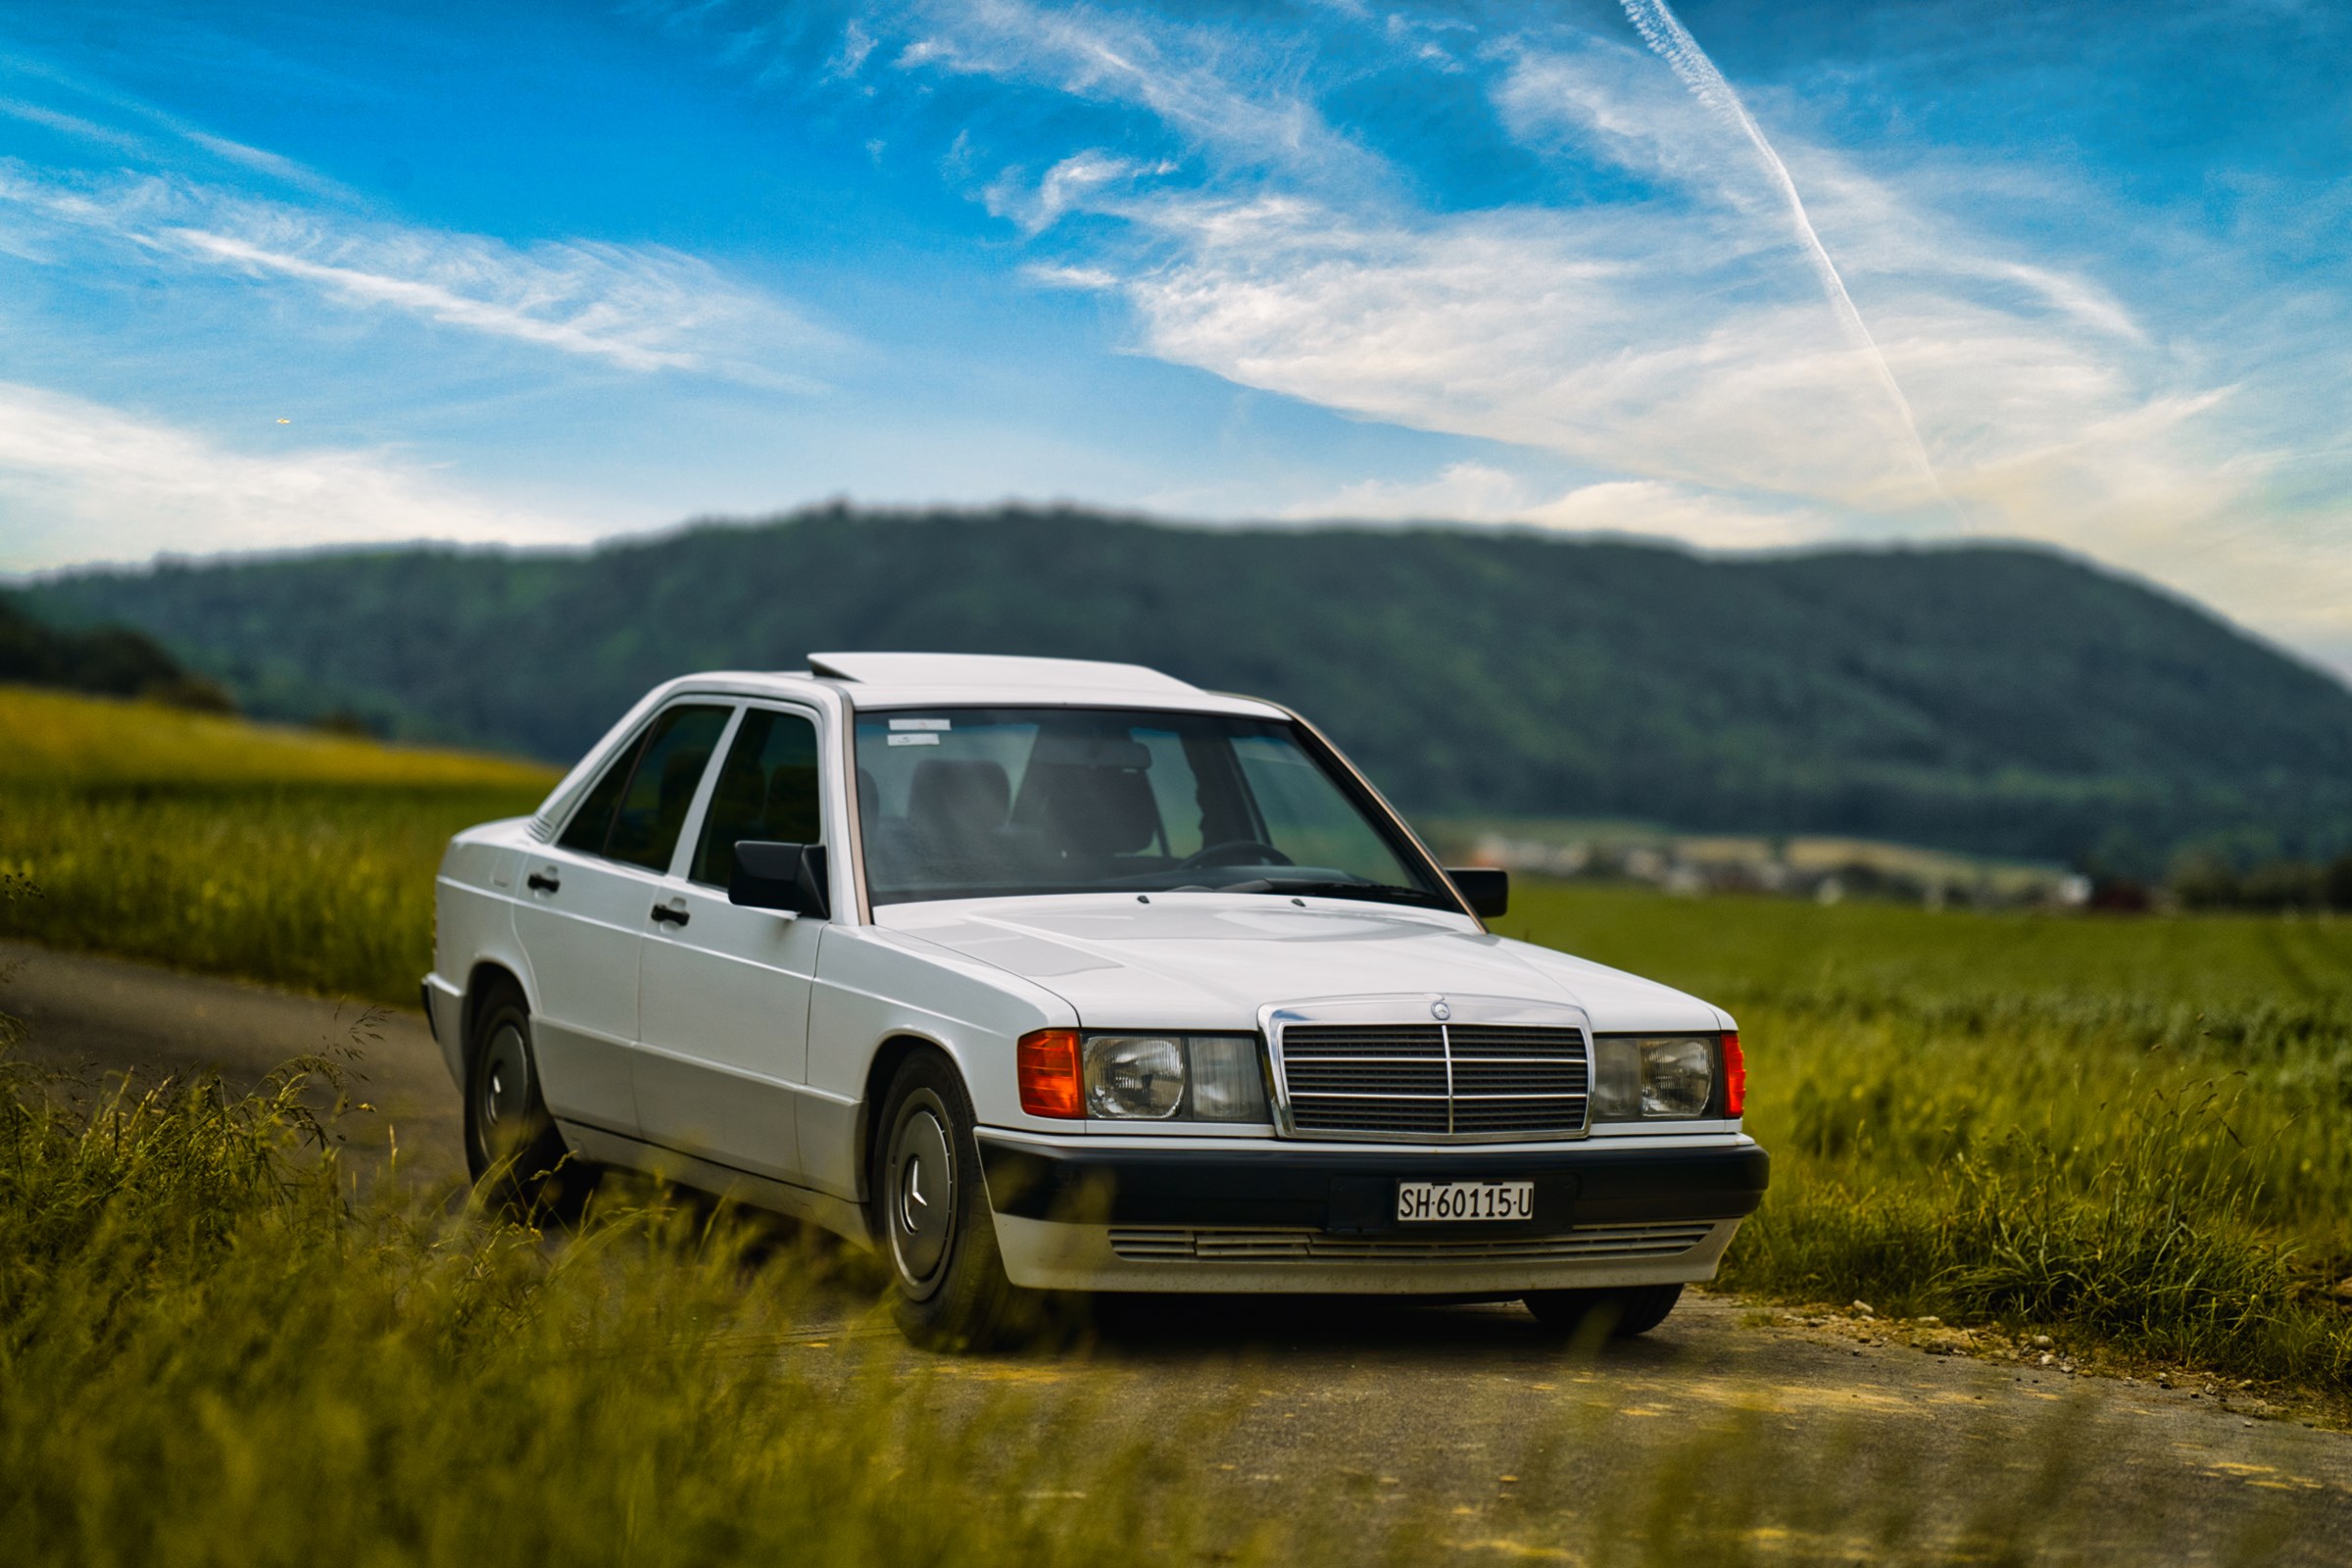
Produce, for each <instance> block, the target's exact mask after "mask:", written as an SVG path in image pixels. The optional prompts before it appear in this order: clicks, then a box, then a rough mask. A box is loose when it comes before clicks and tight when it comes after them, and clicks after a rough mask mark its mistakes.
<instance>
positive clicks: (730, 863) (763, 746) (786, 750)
mask: <svg viewBox="0 0 2352 1568" xmlns="http://www.w3.org/2000/svg"><path fill="white" fill-rule="evenodd" d="M817 790H818V786H817V765H816V726H815V725H814V724H812V723H810V722H809V720H808V719H806V718H803V717H802V716H800V715H799V714H797V713H779V712H775V711H770V710H766V709H759V708H755V709H750V710H747V711H745V713H744V715H743V727H742V728H741V729H738V730H737V731H736V732H735V744H734V745H732V746H730V747H729V748H728V749H727V760H726V762H725V763H724V764H723V765H722V766H721V767H720V768H719V772H718V784H717V787H716V788H715V789H713V790H712V792H711V810H710V813H709V816H708V818H707V819H706V821H705V823H704V826H703V840H702V843H700V844H699V845H697V846H695V852H694V869H693V872H692V875H693V877H694V880H695V881H697V882H708V883H710V884H711V885H713V886H717V887H723V886H725V885H726V882H727V880H728V878H729V877H731V876H733V875H734V872H735V846H736V844H737V843H738V842H740V841H741V840H744V839H767V840H774V841H777V842H780V843H784V844H816V843H821V842H822V841H823V839H824V833H825V830H824V824H823V818H822V817H821V816H820V815H819V814H818V811H817V798H818V797H817Z"/></svg>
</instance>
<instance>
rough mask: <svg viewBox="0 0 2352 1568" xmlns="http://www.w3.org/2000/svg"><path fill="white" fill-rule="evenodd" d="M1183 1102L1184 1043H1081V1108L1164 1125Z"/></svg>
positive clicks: (1129, 1038)
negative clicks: (1083, 1072) (1083, 1058)
mask: <svg viewBox="0 0 2352 1568" xmlns="http://www.w3.org/2000/svg"><path fill="white" fill-rule="evenodd" d="M1182 1103H1184V1043H1183V1042H1182V1041H1180V1040H1171V1039H1168V1038H1167V1037H1165V1036H1162V1035H1097V1036H1095V1037H1094V1038H1093V1039H1091V1040H1089V1041H1088V1042H1087V1043H1086V1108H1087V1109H1088V1110H1089V1111H1091V1112H1093V1113H1094V1114H1095V1115H1098V1116H1118V1117H1123V1118H1127V1119H1131V1120H1139V1121H1164V1120H1166V1119H1167V1118H1168V1117H1170V1116H1173V1115H1175V1114H1176V1107H1177V1106H1178V1105H1180V1104H1182Z"/></svg>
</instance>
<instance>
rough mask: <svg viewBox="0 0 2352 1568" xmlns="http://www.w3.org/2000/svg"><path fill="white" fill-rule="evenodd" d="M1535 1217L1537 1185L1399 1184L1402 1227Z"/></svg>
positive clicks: (1483, 1183)
mask: <svg viewBox="0 0 2352 1568" xmlns="http://www.w3.org/2000/svg"><path fill="white" fill-rule="evenodd" d="M1535 1217H1536V1184H1535V1183H1534V1182H1398V1183H1397V1221H1398V1222H1399V1223H1400V1224H1415V1223H1430V1222H1435V1221H1455V1222H1458V1221H1461V1220H1476V1219H1493V1220H1513V1219H1534V1218H1535Z"/></svg>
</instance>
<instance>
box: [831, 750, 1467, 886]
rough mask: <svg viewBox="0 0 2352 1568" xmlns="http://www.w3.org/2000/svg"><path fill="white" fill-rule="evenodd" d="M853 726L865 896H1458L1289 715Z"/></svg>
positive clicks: (1384, 813) (1384, 814)
mask: <svg viewBox="0 0 2352 1568" xmlns="http://www.w3.org/2000/svg"><path fill="white" fill-rule="evenodd" d="M857 734H858V806H859V813H860V817H859V819H860V821H861V823H862V826H863V838H864V842H865V868H866V883H867V893H868V896H869V897H870V898H871V899H872V901H873V902H874V903H876V904H898V903H907V902H911V901H914V900H921V899H952V898H984V897H994V896H1008V895H1016V894H1028V893H1087V892H1152V891H1162V890H1167V891H1174V890H1186V889H1198V890H1223V891H1229V892H1241V893H1278V894H1304V893H1312V894H1316V895H1320V896H1326V897H1339V898H1357V899H1366V900H1371V901H1374V902H1380V903H1393V904H1413V905H1420V906H1423V907H1430V908H1443V909H1455V908H1458V907H1459V905H1457V904H1456V903H1455V901H1454V900H1453V899H1452V898H1451V897H1450V896H1449V895H1448V894H1447V892H1446V890H1445V889H1444V888H1443V887H1442V886H1440V885H1439V884H1438V883H1437V882H1436V879H1435V878H1434V876H1433V875H1432V874H1431V873H1430V872H1429V871H1427V870H1426V869H1425V868H1424V866H1423V865H1422V862H1421V858H1420V857H1419V856H1417V855H1415V854H1413V853H1412V852H1411V851H1410V850H1409V849H1408V848H1407V847H1406V844H1405V842H1404V840H1403V838H1402V835H1401V834H1400V833H1399V832H1398V831H1397V827H1396V826H1395V824H1394V823H1393V822H1392V821H1391V820H1390V819H1389V818H1388V816H1387V813H1386V812H1383V811H1381V810H1380V809H1379V808H1378V807H1377V805H1376V804H1375V803H1373V802H1372V801H1371V800H1369V799H1368V798H1366V797H1364V796H1363V794H1362V792H1361V790H1360V789H1359V788H1358V787H1356V786H1355V785H1354V784H1353V783H1352V782H1351V781H1349V780H1348V779H1346V778H1344V777H1343V776H1342V775H1341V774H1340V773H1339V772H1338V771H1337V770H1336V769H1335V768H1334V767H1333V766H1332V765H1331V763H1330V762H1329V760H1327V759H1326V758H1325V757H1324V756H1323V754H1322V752H1321V750H1320V748H1317V747H1314V746H1312V745H1311V744H1310V743H1309V742H1308V741H1307V740H1306V739H1305V737H1304V736H1303V735H1302V733H1301V732H1300V731H1299V728H1298V726H1296V725H1294V724H1291V723H1288V722H1286V721H1281V720H1270V719H1256V718H1244V717H1238V716H1228V715H1225V714H1218V713H1163V712H1149V711H1126V710H1109V709H1005V708H992V709H978V708H943V709H933V710H924V711H911V710H910V711H904V712H887V711H885V712H869V713H863V714H860V715H859V717H858V727H857Z"/></svg>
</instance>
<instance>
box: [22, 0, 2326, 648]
mask: <svg viewBox="0 0 2352 1568" xmlns="http://www.w3.org/2000/svg"><path fill="white" fill-rule="evenodd" d="M2347 66H2352V11H2347V10H2346V9H2345V8H2342V7H2333V6H2323V5H2299V4H2289V3H2278V4H2242V5H2225V6H2210V7H2178V8H2153V7H2146V6H2122V5H2118V6H2098V5H2080V6H2074V7H2065V8H2057V7H2046V6H2034V7H2028V6H2014V7H2003V6H1998V5H1991V4H1986V3H1984V0H1965V3H1954V4H1937V3H1934V0H1928V3H1910V4H1901V5H1883V6H1872V5H1868V4H1859V5H1857V4H1839V5H1836V6H1829V5H1819V6H1808V5H1804V4H1782V5H1775V6H1770V7H1764V6H1744V7H1742V6H1732V5H1723V4H1698V3H1691V4H1686V5H1683V6H1680V7H1677V8H1675V9H1673V10H1669V9H1667V7H1666V6H1665V5H1662V4H1660V3H1659V0H1627V3H1624V4H1619V3H1614V0H1612V3H1607V4H1603V3H1598V0H1594V3H1590V4H1583V3H1578V4H1559V5H1554V6H1548V7H1542V6H1531V5H1513V6H1496V7H1481V6H1453V7H1447V8H1444V9H1412V8H1402V9H1400V8H1396V7H1387V6H1376V5H1357V4H1350V3H1347V0H1327V3H1321V4H1299V5H1296V6H1289V7H1285V6H1281V5H1274V4H1251V5H1231V6H1217V5H1183V6H1162V7H1117V8H1113V7H1091V6H1090V7H1064V6H1051V5H1042V4H1029V3H1023V0H982V3H970V4H910V5H904V6H862V5H848V6H835V5H824V4H805V5H776V4H763V3H737V0H698V3H694V4H664V3H660V0H643V3H626V4H622V5H618V6H613V7H608V8H597V7H592V6H581V5H555V4H550V5H544V6H538V5H520V4H498V5H483V4H479V3H476V4H471V5H448V6H401V7H382V6H368V5H365V4H350V3H347V4H342V5H338V6H334V7H317V8H308V11H307V14H306V12H305V8H264V7H253V6H249V5H242V6H229V5H221V6H206V5H198V4H186V5H177V6H172V7H169V8H163V9H156V8H149V7H141V6H110V5H107V4H104V3H103V0H96V3H80V4H76V5H74V6H72V7H64V6H58V5H55V4H39V5H22V4H21V5H9V4H0V570H18V571H26V570H40V569H46V568H51V567H55V566H59V565H65V564H75V563H82V562H91V561H137V560H143V559H146V558H148V557H150V556H152V555H153V554H155V553H156V552H158V551H172V552H177V553H207V552H213V551H225V550H251V549H272V548H283V547H287V546H295V545H312V544H328V543H338V542H348V541H357V540H374V539H412V538H444V539H459V540H510V541H516V542H527V543H546V542H558V541H576V540H585V539H590V538H595V537H599V536H602V535H605V534H609V533H613V532H623V531H637V530H643V529H647V528H654V527H659V526H662V525H665V524H668V523H671V522H674V521H677V520H679V519H682V518H685V517H689V516H695V515H712V514H727V515H757V514H766V513H772V512H775V511H779V510H783V509H787V508H790V507H793V506H797V505H800V504H803V503H807V502H810V501H815V500H821V499H824V498H828V497H832V496H836V495H848V496H850V497H853V498H855V499H857V500H859V501H869V502H877V503H889V502H933V501H951V502H975V503H985V502H993V501H996V500H1000V499H1004V498H1006V497H1020V498H1026V499H1031V500H1054V499H1070V500H1077V501H1083V502H1089V503H1096V504H1101V505H1105V506H1110V507H1114V508H1122V509H1141V510H1146V511H1151V512H1155V513H1160V514H1164V515H1173V516H1182V517H1193V518H1202V519H1209V520H1224V519H1250V518H1281V519H1294V520H1301V521H1303V520H1311V519H1317V518H1327V517H1355V518H1407V517H1426V518H1451V519H1459V520H1462V521H1465V522H1471V523H1522V524H1535V525H1541V526H1545V527H1552V528H1558V529H1563V530H1570V531H1580V532H1581V531H1612V532H1623V533H1635V534H1648V535H1655V536H1660V537H1669V538H1676V539H1683V540H1688V541H1691V542H1693V543H1696V544H1700V545H1705V546H1709V547H1715V548H1733V549H1740V548H1771V547H1780V546H1787V545H1795V544H1809V543H1823V542H1838V541H1877V540H1935V539H1951V538H1964V537H2012V538H2031V539H2039V540H2046V541H2049V542H2052V543H2056V544H2060V545H2063V546H2066V547H2068V548H2071V549H2074V550H2077V551H2080V552H2082V553H2083V554H2086V555H2089V556H2091V557H2093V558H2095V559H2098V560H2101V561H2105V562H2109V563H2112V564H2117V565H2120V566H2124V567H2127V568H2129V569H2131V570H2133V571H2136V572H2139V573H2141V574H2143V575H2146V576H2148V577H2151V578H2154V579H2156V580H2158V581H2160V582H2164V583H2167V584H2170V585H2173V586H2174V587H2177V588H2179V589H2180V590H2182V591H2184V592H2187V593H2190V594H2193V595H2195V596H2197V597H2199V598H2201V599H2203V600H2205V601H2207V602H2208V603H2211V604H2214V605H2216V606H2218V607H2219V608H2221V609H2223V610H2224V611H2226V612H2227V613H2229V614H2231V615H2233V616H2234V617H2236V618H2237V619H2238V620H2240V621H2241V622H2243V623H2244V624H2246V625H2248V626H2250V627H2252V628H2254V629H2256V630H2257V631H2260V632H2262V633H2264V634H2265V635H2267V636H2269V637H2271V638H2273V639H2274V640H2277V641H2279V642H2281V643H2284V644H2286V645H2288V646H2291V647H2295V648H2298V649H2301V650H2303V651H2304V652H2306V653H2307V654H2309V655H2310V656H2312V657H2314V658H2316V659H2319V660H2322V661H2324V662H2329V663H2332V664H2334V665H2336V666H2337V667H2339V668H2346V669H2352V354H2348V353H2347V349H2352V320H2348V319H2347V318H2348V315H2352V312H2348V309H2347V307H2348V305H2352V265H2348V260H2347V253H2348V251H2352V92H2348V91H2347V89H2346V88H2345V86H2344V81H2345V79H2346V76H2347V69H2346V68H2347Z"/></svg>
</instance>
